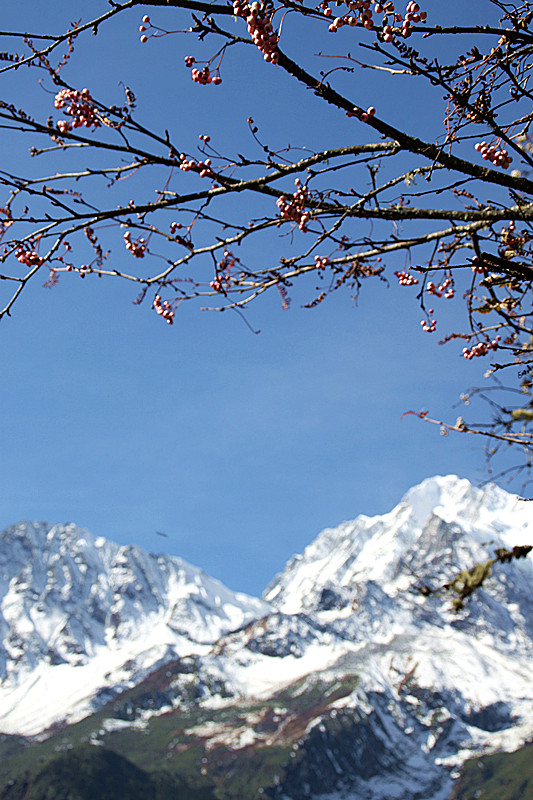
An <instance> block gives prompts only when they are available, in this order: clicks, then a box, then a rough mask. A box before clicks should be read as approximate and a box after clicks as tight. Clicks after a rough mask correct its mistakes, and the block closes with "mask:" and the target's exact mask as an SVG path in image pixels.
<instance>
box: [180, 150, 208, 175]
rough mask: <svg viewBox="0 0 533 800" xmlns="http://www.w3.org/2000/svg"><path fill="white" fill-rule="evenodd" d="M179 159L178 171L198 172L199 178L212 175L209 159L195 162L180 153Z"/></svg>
mask: <svg viewBox="0 0 533 800" xmlns="http://www.w3.org/2000/svg"><path fill="white" fill-rule="evenodd" d="M179 159H180V169H181V170H183V172H190V171H191V170H192V171H193V172H199V173H200V178H205V177H209V176H210V175H212V174H213V172H212V171H211V159H210V158H206V160H205V161H195V160H194V158H191V159H189V158H187V156H186V155H185V153H180V156H179Z"/></svg>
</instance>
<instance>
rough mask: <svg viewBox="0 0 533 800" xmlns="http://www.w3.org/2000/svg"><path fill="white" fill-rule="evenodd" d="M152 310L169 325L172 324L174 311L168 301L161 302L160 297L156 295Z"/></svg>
mask: <svg viewBox="0 0 533 800" xmlns="http://www.w3.org/2000/svg"><path fill="white" fill-rule="evenodd" d="M154 308H155V311H156V314H159V315H160V316H161V317H163V319H166V321H167V322H168V324H169V325H173V324H174V309H173V308H172V305H171V304H170V303H169V302H168V300H161V296H160V295H158V294H157V295H156V296H155V300H154Z"/></svg>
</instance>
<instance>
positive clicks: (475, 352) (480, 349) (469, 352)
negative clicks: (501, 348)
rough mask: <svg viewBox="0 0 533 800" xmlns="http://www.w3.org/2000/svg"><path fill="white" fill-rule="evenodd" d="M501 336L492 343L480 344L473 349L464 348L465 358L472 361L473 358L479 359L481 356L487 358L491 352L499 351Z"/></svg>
mask: <svg viewBox="0 0 533 800" xmlns="http://www.w3.org/2000/svg"><path fill="white" fill-rule="evenodd" d="M500 339H501V336H496V338H495V339H493V340H492V342H478V343H477V344H475V345H474V346H473V347H470V348H469V347H464V348H463V358H467V359H468V360H470V359H471V358H477V357H479V356H486V355H487V353H488V352H489V350H497V349H498V342H499V341H500Z"/></svg>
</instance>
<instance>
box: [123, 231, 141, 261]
mask: <svg viewBox="0 0 533 800" xmlns="http://www.w3.org/2000/svg"><path fill="white" fill-rule="evenodd" d="M124 244H125V245H126V250H129V251H130V253H131V254H132V256H135V258H144V256H145V253H146V241H145V239H143V238H142V237H141V238H140V239H136V240H135V241H134V242H132V241H131V233H130V231H126V233H125V234H124Z"/></svg>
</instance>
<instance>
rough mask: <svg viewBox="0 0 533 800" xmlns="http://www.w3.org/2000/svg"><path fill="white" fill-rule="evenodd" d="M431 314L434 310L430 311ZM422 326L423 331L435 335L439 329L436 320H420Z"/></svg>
mask: <svg viewBox="0 0 533 800" xmlns="http://www.w3.org/2000/svg"><path fill="white" fill-rule="evenodd" d="M429 313H430V314H433V309H432V308H430V309H429ZM420 324H421V325H422V330H423V331H426V333H433V331H434V330H436V328H437V320H435V319H429V317H428V319H422V320H420Z"/></svg>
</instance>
